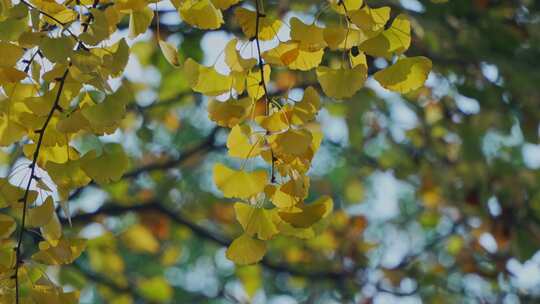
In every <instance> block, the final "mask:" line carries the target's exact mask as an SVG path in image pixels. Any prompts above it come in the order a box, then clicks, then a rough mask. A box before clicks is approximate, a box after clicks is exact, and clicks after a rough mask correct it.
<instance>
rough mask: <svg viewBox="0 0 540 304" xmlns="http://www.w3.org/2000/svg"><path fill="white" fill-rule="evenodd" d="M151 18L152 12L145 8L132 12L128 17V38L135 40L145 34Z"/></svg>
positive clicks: (152, 16)
mask: <svg viewBox="0 0 540 304" xmlns="http://www.w3.org/2000/svg"><path fill="white" fill-rule="evenodd" d="M153 18H154V11H153V10H152V9H151V8H149V7H147V6H145V7H144V8H143V9H140V10H134V11H132V12H131V15H130V16H129V37H130V38H135V37H137V36H139V35H140V34H143V33H144V32H146V30H147V29H148V27H149V26H150V23H152V19H153Z"/></svg>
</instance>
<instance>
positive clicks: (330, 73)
mask: <svg viewBox="0 0 540 304" xmlns="http://www.w3.org/2000/svg"><path fill="white" fill-rule="evenodd" d="M366 78H367V69H366V67H365V66H362V65H359V66H356V67H354V68H352V69H347V68H339V69H332V68H329V67H325V66H321V67H318V68H317V79H318V80H319V83H320V84H321V87H322V89H323V92H324V93H325V94H326V95H327V96H328V97H332V98H336V99H343V98H349V97H352V96H353V95H354V94H355V93H356V92H358V90H360V89H361V88H362V87H363V86H364V82H365V81H366Z"/></svg>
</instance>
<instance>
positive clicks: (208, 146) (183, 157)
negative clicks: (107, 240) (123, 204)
mask: <svg viewBox="0 0 540 304" xmlns="http://www.w3.org/2000/svg"><path fill="white" fill-rule="evenodd" d="M219 129H220V128H218V127H216V128H214V129H213V130H212V131H211V132H210V134H208V136H207V137H206V138H205V139H204V140H203V141H202V142H201V143H199V144H197V145H196V146H194V147H192V148H190V149H187V150H186V151H184V152H183V153H181V154H180V156H178V157H177V158H174V159H170V160H168V161H165V162H162V163H153V164H148V165H144V166H141V167H139V168H136V169H133V170H132V171H129V172H127V173H126V174H124V176H122V179H131V178H135V177H137V176H139V175H141V174H143V173H146V172H152V171H157V170H166V169H171V168H174V167H177V166H179V165H181V164H182V163H183V162H185V161H187V160H188V159H189V158H190V157H192V156H194V155H196V154H197V153H207V152H210V151H212V150H213V149H215V148H216V146H215V145H214V142H215V138H216V134H217V132H218V131H219ZM95 185H96V183H95V182H94V181H92V182H90V183H89V184H88V185H86V186H83V187H79V188H77V189H75V191H73V192H72V193H71V195H70V196H69V198H68V200H69V201H71V200H74V199H76V198H77V197H79V195H80V194H81V193H82V191H83V190H84V189H86V188H87V187H88V186H95Z"/></svg>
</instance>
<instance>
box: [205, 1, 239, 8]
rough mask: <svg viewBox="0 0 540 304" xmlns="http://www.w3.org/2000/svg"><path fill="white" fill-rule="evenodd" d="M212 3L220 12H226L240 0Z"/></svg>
mask: <svg viewBox="0 0 540 304" xmlns="http://www.w3.org/2000/svg"><path fill="white" fill-rule="evenodd" d="M210 1H212V4H214V6H215V7H217V8H219V9H220V10H226V9H228V8H229V7H231V6H233V5H235V4H237V3H238V2H240V0H210Z"/></svg>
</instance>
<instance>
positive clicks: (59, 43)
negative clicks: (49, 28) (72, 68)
mask: <svg viewBox="0 0 540 304" xmlns="http://www.w3.org/2000/svg"><path fill="white" fill-rule="evenodd" d="M74 46H75V41H74V40H73V39H72V38H71V37H65V36H63V37H59V38H49V37H45V38H43V40H41V43H40V45H39V48H40V50H41V52H42V53H43V55H45V57H47V59H49V60H50V61H52V62H61V63H66V62H67V58H68V57H69V56H71V53H72V52H73V47H74Z"/></svg>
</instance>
